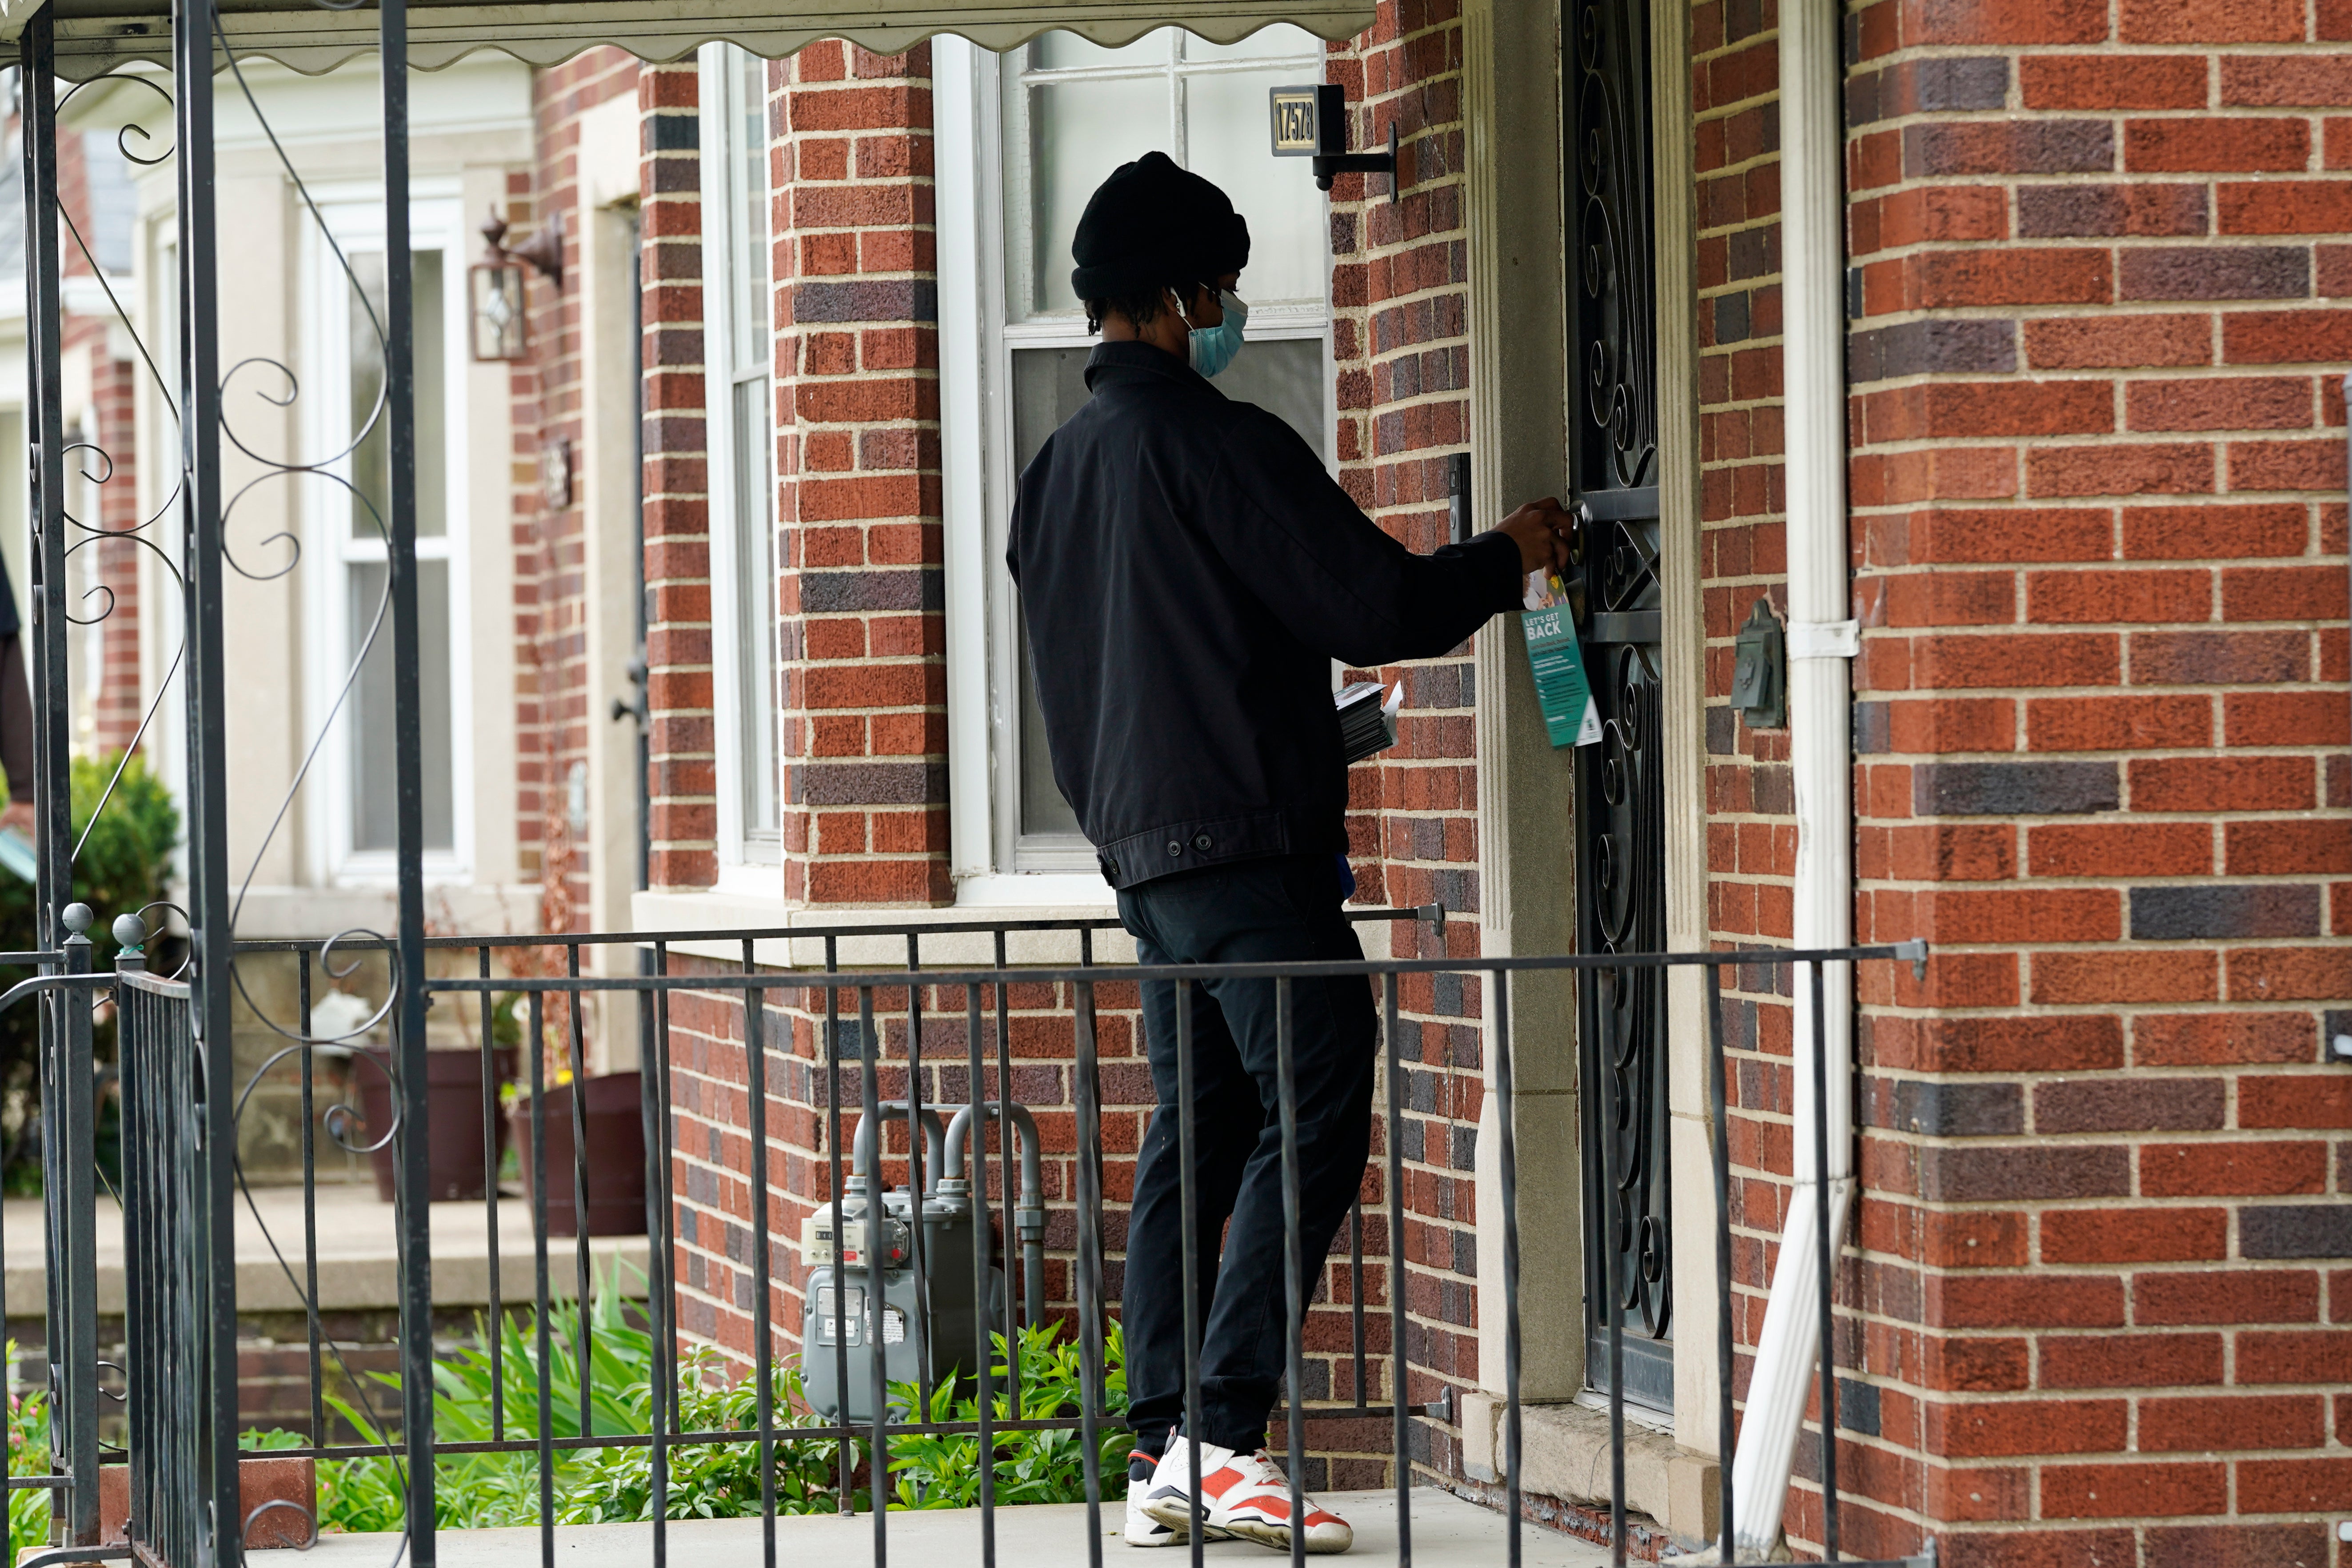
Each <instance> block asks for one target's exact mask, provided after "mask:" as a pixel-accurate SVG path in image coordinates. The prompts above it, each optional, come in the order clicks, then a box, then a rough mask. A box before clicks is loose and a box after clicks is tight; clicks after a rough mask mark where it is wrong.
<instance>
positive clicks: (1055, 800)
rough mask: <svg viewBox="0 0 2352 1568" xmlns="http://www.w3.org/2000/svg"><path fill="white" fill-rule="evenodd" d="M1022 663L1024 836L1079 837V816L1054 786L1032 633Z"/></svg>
mask: <svg viewBox="0 0 2352 1568" xmlns="http://www.w3.org/2000/svg"><path fill="white" fill-rule="evenodd" d="M1018 640H1019V642H1020V645H1021V646H1020V647H1019V649H1018V650H1017V652H1018V657H1019V658H1020V660H1021V836H1022V837H1024V838H1029V837H1037V836H1039V835H1043V834H1057V835H1058V834H1069V835H1073V836H1079V837H1083V836H1082V835H1079V831H1078V814H1077V813H1076V812H1075V811H1073V810H1071V809H1070V803H1069V802H1068V801H1066V800H1064V799H1063V798H1062V792H1061V789H1060V787H1059V786H1057V785H1056V784H1055V783H1054V753H1053V750H1052V748H1050V747H1049V746H1048V745H1047V744H1046V743H1045V715H1044V714H1043V713H1041V712H1040V711H1038V709H1037V691H1036V687H1035V683H1034V681H1032V680H1031V679H1030V676H1029V634H1028V631H1027V628H1026V627H1025V626H1024V628H1023V629H1022V630H1021V632H1020V633H1019V635H1018Z"/></svg>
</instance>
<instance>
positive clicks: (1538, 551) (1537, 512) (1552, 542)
mask: <svg viewBox="0 0 2352 1568" xmlns="http://www.w3.org/2000/svg"><path fill="white" fill-rule="evenodd" d="M1575 526H1576V520H1575V519H1574V518H1572V517H1570V515H1569V514H1568V512H1567V510H1566V509H1564V508H1563V507H1561V505H1560V504H1559V497H1558V496H1546V497H1544V499H1543V500H1531V501H1529V502H1528V504H1527V505H1525V506H1523V507H1521V508H1519V510H1517V511H1515V512H1513V513H1512V514H1511V515H1510V516H1508V517H1507V518H1505V519H1504V520H1503V524H1502V526H1501V527H1500V528H1499V529H1497V530H1496V532H1498V533H1507V534H1509V535H1510V536H1511V539H1512V541H1513V542H1515V543H1517V545H1518V547H1519V570H1520V571H1521V572H1533V571H1535V570H1536V569H1537V568H1538V567H1548V568H1549V569H1550V570H1552V571H1554V572H1566V571H1567V570H1568V536H1569V531H1570V530H1571V529H1573V528H1574V527H1575Z"/></svg>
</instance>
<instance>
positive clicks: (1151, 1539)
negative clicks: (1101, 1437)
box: [1126, 1456, 1233, 1546]
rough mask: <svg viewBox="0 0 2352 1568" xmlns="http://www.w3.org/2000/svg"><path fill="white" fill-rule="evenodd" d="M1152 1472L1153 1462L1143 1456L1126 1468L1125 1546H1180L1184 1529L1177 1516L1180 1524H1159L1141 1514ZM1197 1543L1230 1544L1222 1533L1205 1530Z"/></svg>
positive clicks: (1147, 1496)
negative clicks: (1221, 1542)
mask: <svg viewBox="0 0 2352 1568" xmlns="http://www.w3.org/2000/svg"><path fill="white" fill-rule="evenodd" d="M1153 1468H1154V1461H1153V1460H1152V1459H1150V1458H1148V1457H1144V1456H1138V1457H1137V1458H1136V1460H1135V1462H1133V1463H1131V1464H1129V1466H1128V1470H1127V1532H1126V1533H1127V1543H1128V1544H1129V1546H1181V1545H1183V1544H1184V1542H1185V1540H1186V1536H1185V1533H1184V1525H1183V1524H1182V1523H1181V1520H1182V1517H1183V1516H1182V1515H1181V1514H1179V1515H1178V1519H1179V1521H1180V1522H1178V1523H1175V1524H1163V1523H1161V1522H1160V1521H1159V1520H1156V1519H1154V1518H1152V1517H1151V1515H1150V1513H1148V1512H1147V1511H1145V1510H1144V1506H1143V1505H1144V1502H1145V1500H1147V1499H1149V1498H1150V1495H1151V1480H1152V1471H1153ZM1201 1539H1202V1540H1203V1541H1231V1540H1232V1539H1233V1537H1232V1536H1231V1535H1230V1534H1228V1533H1227V1532H1226V1531H1222V1530H1208V1531H1202V1535H1201Z"/></svg>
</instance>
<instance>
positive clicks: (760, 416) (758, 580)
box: [734, 376, 778, 834]
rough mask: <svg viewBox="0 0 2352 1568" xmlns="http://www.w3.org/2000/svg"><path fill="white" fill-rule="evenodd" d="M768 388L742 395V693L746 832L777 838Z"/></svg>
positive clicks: (738, 680) (754, 387)
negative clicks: (773, 835)
mask: <svg viewBox="0 0 2352 1568" xmlns="http://www.w3.org/2000/svg"><path fill="white" fill-rule="evenodd" d="M768 400H769V382H768V379H767V378H766V377H765V376H759V377H754V378H753V379H751V380H750V381H746V382H743V383H740V384H738V385H737V386H736V388H735V411H734V412H735V509H734V510H735V584H736V599H735V627H736V648H735V689H736V693H737V698H736V703H737V707H738V709H739V710H740V711H739V712H738V714H737V716H736V717H737V721H738V734H739V736H740V752H741V756H742V768H743V773H742V778H741V781H740V795H741V800H742V803H743V830H744V832H746V833H756V834H772V833H773V832H775V831H776V826H777V820H778V819H777V813H776V764H777V759H776V697H777V692H776V659H775V636H776V615H775V604H776V572H775V554H774V551H773V549H772V540H771V531H770V528H769V518H770V510H769V504H768V503H769V496H770V487H769V484H768V443H769V441H770V439H771V438H772V437H771V436H770V433H769V420H768Z"/></svg>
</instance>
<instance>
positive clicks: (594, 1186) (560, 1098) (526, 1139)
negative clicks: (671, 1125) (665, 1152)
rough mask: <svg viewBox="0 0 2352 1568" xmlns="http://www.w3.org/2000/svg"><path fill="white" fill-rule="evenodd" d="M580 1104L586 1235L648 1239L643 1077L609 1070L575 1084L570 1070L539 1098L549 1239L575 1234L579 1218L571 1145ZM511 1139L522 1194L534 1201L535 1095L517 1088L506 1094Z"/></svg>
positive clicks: (529, 1200)
mask: <svg viewBox="0 0 2352 1568" xmlns="http://www.w3.org/2000/svg"><path fill="white" fill-rule="evenodd" d="M575 1094H577V1095H578V1097H579V1100H580V1119H581V1121H582V1123H583V1125H584V1127H585V1130H586V1132H587V1159H586V1161H585V1164H586V1167H587V1172H588V1192H587V1211H588V1234H589V1235H591V1236H643V1235H644V1234H645V1233H646V1131H645V1121H644V1115H645V1112H644V1103H643V1099H642V1096H643V1094H644V1079H643V1077H642V1075H640V1074H638V1073H635V1072H615V1073H604V1074H602V1075H600V1076H598V1077H594V1078H590V1079H579V1080H575V1079H573V1078H572V1075H571V1073H570V1072H569V1071H565V1072H563V1073H562V1074H560V1075H558V1077H557V1079H556V1081H555V1082H554V1083H552V1084H551V1085H550V1086H549V1088H548V1089H547V1090H546V1092H545V1093H544V1095H543V1096H542V1097H541V1100H542V1109H541V1116H540V1118H539V1125H540V1128H541V1131H543V1134H544V1137H545V1140H546V1158H547V1194H546V1196H547V1234H548V1235H550V1236H576V1235H578V1234H579V1215H578V1211H577V1208H576V1207H575V1205H574V1200H573V1194H572V1177H573V1174H574V1173H575V1170H576V1169H577V1163H576V1162H575V1161H574V1159H573V1153H572V1150H573V1145H572V1100H573V1097H574V1095H575ZM507 1117H508V1120H509V1138H510V1140H511V1142H512V1143H513V1145H514V1151H515V1162H516V1164H517V1166H518V1167H519V1168H520V1173H521V1176H522V1191H523V1197H524V1199H525V1201H527V1202H536V1201H537V1196H538V1194H537V1193H536V1192H535V1185H536V1182H535V1176H536V1158H535V1153H534V1150H533V1147H532V1142H531V1138H532V1121H533V1118H532V1115H531V1097H530V1092H529V1091H528V1090H526V1089H521V1088H520V1086H516V1087H513V1088H510V1089H509V1092H508V1096H507Z"/></svg>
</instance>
